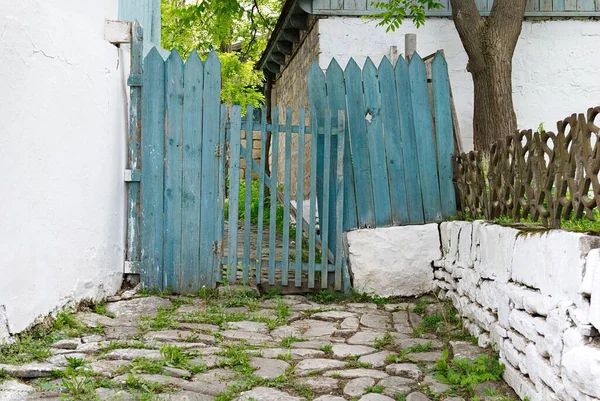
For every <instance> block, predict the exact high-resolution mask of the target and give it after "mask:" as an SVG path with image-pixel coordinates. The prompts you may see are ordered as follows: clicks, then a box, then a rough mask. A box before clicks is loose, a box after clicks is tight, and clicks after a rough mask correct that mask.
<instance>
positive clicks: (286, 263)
mask: <svg viewBox="0 0 600 401" xmlns="http://www.w3.org/2000/svg"><path fill="white" fill-rule="evenodd" d="M284 155H285V163H284V170H283V255H282V259H283V260H282V263H283V264H282V272H281V285H284V286H285V285H288V279H289V269H290V201H291V194H290V191H291V189H292V109H291V108H289V107H288V108H286V109H285V153H284Z"/></svg>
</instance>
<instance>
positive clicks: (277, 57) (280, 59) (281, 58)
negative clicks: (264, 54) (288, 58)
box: [271, 52, 285, 65]
mask: <svg viewBox="0 0 600 401" xmlns="http://www.w3.org/2000/svg"><path fill="white" fill-rule="evenodd" d="M271 60H273V61H274V62H276V63H277V64H281V65H284V64H285V54H283V53H279V52H273V53H271Z"/></svg>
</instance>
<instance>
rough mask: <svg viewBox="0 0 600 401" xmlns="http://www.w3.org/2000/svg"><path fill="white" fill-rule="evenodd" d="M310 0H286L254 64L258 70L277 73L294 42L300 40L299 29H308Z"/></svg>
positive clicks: (289, 54) (290, 53) (290, 51)
mask: <svg viewBox="0 0 600 401" xmlns="http://www.w3.org/2000/svg"><path fill="white" fill-rule="evenodd" d="M311 13H312V0H287V1H286V2H285V4H284V6H283V9H282V10H281V15H280V16H279V20H278V21H277V25H276V26H275V29H274V30H273V33H272V34H271V37H270V38H269V42H268V43H267V47H266V49H265V51H264V52H263V54H262V56H261V58H260V60H259V61H258V63H257V64H256V66H257V68H258V69H259V70H263V71H265V72H269V73H272V74H275V75H276V74H279V73H280V72H281V70H282V68H283V67H284V66H285V63H286V57H287V56H291V55H292V52H293V47H294V44H295V43H299V42H300V37H301V35H300V31H305V30H307V29H308V16H309V15H310V14H311Z"/></svg>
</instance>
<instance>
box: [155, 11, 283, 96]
mask: <svg viewBox="0 0 600 401" xmlns="http://www.w3.org/2000/svg"><path fill="white" fill-rule="evenodd" d="M282 6H283V0H256V1H254V0H253V1H248V0H197V1H196V2H195V3H190V2H182V1H181V0H162V7H161V13H162V29H161V36H162V46H163V47H164V48H165V49H176V50H177V51H178V52H179V53H180V55H181V56H182V57H183V58H187V56H188V55H189V54H190V53H191V52H192V50H194V49H196V50H197V51H198V52H199V53H200V54H201V55H204V56H205V55H206V54H207V53H208V52H210V51H211V50H215V51H216V52H217V53H218V54H219V58H220V60H221V65H222V74H223V87H222V91H221V100H222V101H223V102H224V103H228V104H240V105H242V106H247V105H251V106H254V107H259V106H260V105H261V104H262V103H263V101H264V95H263V94H262V93H261V91H260V87H261V86H262V80H263V77H262V73H261V72H259V71H256V70H254V64H255V62H256V61H257V60H258V57H259V56H260V54H261V53H262V51H263V50H264V48H265V46H266V44H267V40H268V38H269V36H270V34H271V32H272V30H273V27H274V26H275V23H276V22H277V18H278V16H279V13H280V11H281V7H282Z"/></svg>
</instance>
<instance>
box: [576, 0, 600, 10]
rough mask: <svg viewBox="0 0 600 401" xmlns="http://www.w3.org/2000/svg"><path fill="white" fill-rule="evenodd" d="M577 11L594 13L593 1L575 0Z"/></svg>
mask: <svg viewBox="0 0 600 401" xmlns="http://www.w3.org/2000/svg"><path fill="white" fill-rule="evenodd" d="M577 11H596V4H595V1H594V0H577Z"/></svg>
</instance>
